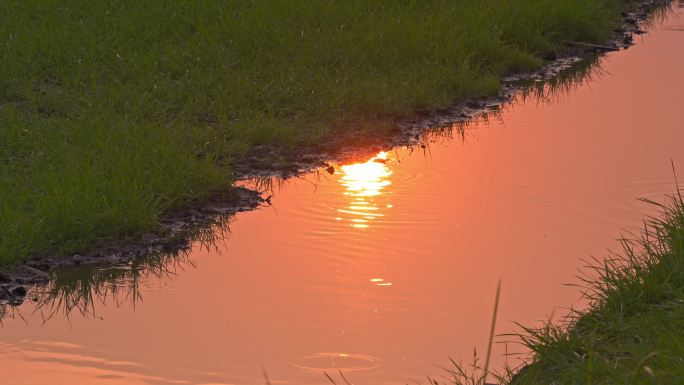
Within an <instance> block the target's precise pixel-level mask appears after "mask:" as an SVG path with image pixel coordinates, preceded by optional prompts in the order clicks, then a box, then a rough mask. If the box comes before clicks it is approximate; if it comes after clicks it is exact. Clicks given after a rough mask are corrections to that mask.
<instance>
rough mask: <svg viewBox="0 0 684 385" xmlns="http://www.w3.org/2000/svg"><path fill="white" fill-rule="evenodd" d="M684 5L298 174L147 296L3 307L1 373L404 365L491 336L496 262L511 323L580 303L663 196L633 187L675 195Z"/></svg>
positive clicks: (399, 371) (681, 132)
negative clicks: (392, 138) (610, 42)
mask: <svg viewBox="0 0 684 385" xmlns="http://www.w3.org/2000/svg"><path fill="white" fill-rule="evenodd" d="M682 25H684V16H682V17H677V16H674V15H673V16H670V17H669V18H668V19H667V20H666V21H664V24H663V26H661V27H658V28H656V29H653V30H652V31H651V32H650V33H649V34H648V35H645V36H643V37H640V38H638V39H637V43H638V44H637V46H636V47H634V48H631V49H630V50H628V51H624V52H619V53H612V54H609V55H607V56H606V57H605V59H604V60H603V61H602V65H603V72H602V73H601V74H595V77H594V79H593V80H589V81H587V84H584V85H581V86H579V87H578V88H576V89H574V90H572V91H571V92H570V93H568V94H565V95H560V96H558V97H557V98H556V99H555V100H554V101H552V102H550V103H539V102H538V101H537V100H528V101H527V102H520V101H519V102H517V103H515V104H514V105H512V106H508V107H506V108H505V109H504V111H503V113H502V115H501V116H500V119H492V120H490V121H489V123H484V122H480V123H478V124H476V125H474V126H472V127H470V128H468V129H467V130H466V134H465V137H464V138H460V137H458V136H455V137H454V138H453V139H448V138H443V137H442V138H440V137H434V138H433V139H432V142H431V143H430V145H429V146H428V148H427V149H426V150H425V151H423V150H422V149H421V148H416V149H414V150H413V151H412V150H409V149H396V150H393V149H387V152H386V153H381V154H377V155H375V156H374V157H373V156H372V155H371V156H369V157H368V158H366V159H363V160H360V161H359V163H358V164H355V165H337V167H336V168H337V170H336V173H335V174H333V175H328V174H326V173H325V172H322V173H320V174H309V175H303V176H302V177H301V178H297V179H293V180H290V181H287V182H285V183H284V185H283V187H282V188H281V189H276V190H275V191H274V197H273V199H272V203H273V206H272V207H266V208H261V209H259V210H257V211H255V212H248V213H241V214H239V215H237V217H236V218H235V220H234V221H232V223H231V224H230V230H231V233H230V235H229V236H228V237H227V238H226V239H225V241H223V242H220V243H218V244H217V246H216V249H209V250H207V249H202V248H201V247H196V248H195V249H194V250H193V251H192V253H191V254H190V256H189V261H192V263H189V261H186V262H180V263H179V266H178V267H177V268H175V274H172V275H161V276H157V275H155V274H147V275H144V276H143V277H141V278H140V280H139V281H136V284H137V285H138V286H137V289H138V294H140V297H133V296H131V295H132V293H134V291H132V290H130V289H131V287H130V285H131V284H132V281H130V280H126V279H123V280H120V281H117V282H116V284H117V285H118V286H117V287H118V288H119V289H120V290H121V291H120V292H119V295H118V296H116V297H112V296H108V297H106V298H104V297H103V298H100V299H98V300H97V301H96V302H95V304H94V305H93V307H92V308H89V310H88V313H86V315H83V314H81V313H80V312H78V311H74V312H71V313H70V315H69V316H66V315H65V313H64V312H63V311H62V310H63V308H60V307H59V306H57V307H55V308H56V309H58V312H57V313H55V314H54V315H52V316H51V317H50V318H49V319H48V320H45V321H44V318H46V317H47V316H48V314H47V313H46V312H47V309H48V308H49V307H46V308H43V310H42V311H36V308H35V306H34V305H33V304H31V303H30V302H27V303H26V304H25V305H23V306H21V307H20V308H19V309H16V310H15V311H14V312H10V314H8V316H6V317H5V319H4V320H3V326H2V329H0V383H2V384H3V385H10V384H207V385H208V384H263V383H265V380H264V372H266V373H267V375H268V377H269V379H270V382H271V383H273V384H305V385H306V384H326V383H328V380H327V379H326V378H325V377H324V375H323V373H322V371H323V370H327V371H328V373H329V374H330V375H332V376H335V378H336V381H338V383H343V381H341V380H340V377H339V374H338V373H337V371H338V370H342V371H344V373H345V376H346V377H347V378H348V379H349V380H350V381H351V382H353V383H354V384H401V383H405V382H410V381H411V380H412V379H421V378H424V376H425V375H428V374H430V375H439V374H440V370H439V369H438V368H436V367H435V366H434V365H435V364H439V365H446V364H447V362H448V357H452V358H454V359H455V360H457V361H458V360H463V361H468V360H469V359H470V357H472V352H473V348H474V347H477V348H478V350H479V351H480V353H482V351H483V349H484V345H485V344H486V341H487V335H488V329H489V322H490V317H491V312H492V307H493V301H494V293H495V287H496V283H497V280H499V279H501V280H502V285H503V290H502V295H501V305H500V312H499V322H498V324H497V328H496V330H497V333H510V332H513V331H516V330H519V329H517V328H516V326H515V324H514V322H520V323H523V324H526V325H533V324H535V322H537V321H539V320H542V319H545V318H546V317H547V316H549V315H550V314H553V313H555V314H556V315H558V314H563V313H565V310H563V309H564V308H567V307H570V306H574V307H582V306H584V304H583V302H582V301H581V300H580V299H579V294H578V290H577V289H576V288H573V287H568V286H564V284H567V283H571V284H572V283H578V282H579V280H578V279H577V278H575V275H576V274H577V271H578V268H580V267H581V266H583V264H584V263H583V262H582V259H588V258H590V257H591V256H596V257H602V256H604V255H606V250H607V249H608V248H614V247H615V246H616V241H615V238H617V237H618V236H619V235H620V233H621V232H622V230H623V229H626V230H638V228H639V225H640V220H641V218H642V217H643V215H645V214H648V213H651V212H652V209H651V208H650V207H648V206H646V205H645V204H642V203H639V202H638V201H637V200H636V198H638V197H647V198H650V199H654V200H657V201H662V199H663V196H664V194H666V193H670V192H671V191H672V190H673V188H674V186H673V177H672V170H671V166H670V161H671V160H673V161H674V162H675V164H676V165H677V166H678V168H679V169H682V168H684V151H682V143H684V124H683V123H682V121H683V119H682V108H683V106H684V76H682V69H683V68H684V32H682V30H684V28H680V27H681V26H682ZM371 157H373V158H371ZM170 269H172V268H170ZM93 312H94V313H93ZM509 339H510V337H498V338H497V341H498V342H502V341H506V340H509ZM506 349H508V351H509V352H515V351H524V349H522V348H521V347H520V346H518V345H516V344H508V345H507V346H506V345H505V344H503V343H501V344H497V345H496V347H495V351H494V361H495V362H494V363H495V366H496V367H501V365H502V364H503V358H502V353H504V352H505V350H506ZM509 362H510V364H512V365H515V364H517V363H518V362H519V358H517V357H512V358H509Z"/></svg>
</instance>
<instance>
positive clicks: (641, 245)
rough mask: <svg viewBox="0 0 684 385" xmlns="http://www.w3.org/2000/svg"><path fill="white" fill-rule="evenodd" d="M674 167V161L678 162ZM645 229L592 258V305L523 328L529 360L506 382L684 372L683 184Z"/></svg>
mask: <svg viewBox="0 0 684 385" xmlns="http://www.w3.org/2000/svg"><path fill="white" fill-rule="evenodd" d="M673 168H674V167H673ZM675 184H676V191H675V192H674V193H673V194H671V195H668V196H667V197H666V202H665V203H658V202H654V201H650V200H646V199H643V201H644V202H646V203H648V204H651V205H655V206H656V207H657V208H658V211H659V212H658V214H657V215H655V216H650V217H647V218H646V219H645V220H644V229H643V230H642V232H641V234H640V235H630V237H628V238H625V237H623V238H621V239H620V242H621V245H622V251H621V252H620V253H611V255H610V256H609V257H608V258H607V259H605V260H599V259H594V260H592V261H590V263H589V265H588V266H587V267H586V268H585V273H586V274H585V275H584V276H583V277H581V278H582V280H583V281H584V284H585V287H584V289H583V296H584V297H585V298H586V299H588V300H589V307H588V309H587V310H583V311H573V312H571V314H570V315H568V316H567V317H565V318H563V319H561V320H560V321H557V322H553V321H551V320H549V321H548V322H547V323H546V324H544V325H543V326H541V327H534V328H528V327H524V326H521V327H522V329H523V332H522V333H521V334H520V335H519V336H518V337H519V338H520V340H521V343H522V344H523V345H524V346H526V347H527V348H528V349H530V350H531V351H532V352H533V355H532V360H531V362H529V363H526V364H524V365H522V366H521V367H519V368H518V369H516V370H514V371H513V373H509V375H508V376H509V377H510V380H508V381H504V382H502V384H503V383H505V384H507V385H539V384H580V383H587V384H593V383H595V384H604V383H611V384H622V383H625V384H666V383H675V382H669V381H671V380H677V379H678V380H681V379H682V378H684V366H682V360H683V359H684V358H683V356H682V354H684V332H682V331H683V330H684V317H683V316H684V198H683V195H682V194H683V192H682V189H681V188H680V187H679V183H677V182H676V173H675Z"/></svg>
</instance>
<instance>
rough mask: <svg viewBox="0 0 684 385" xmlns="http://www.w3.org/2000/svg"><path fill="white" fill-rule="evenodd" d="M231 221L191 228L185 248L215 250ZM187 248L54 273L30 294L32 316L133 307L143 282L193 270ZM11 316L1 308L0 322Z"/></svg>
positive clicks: (47, 317) (90, 313) (88, 313)
mask: <svg viewBox="0 0 684 385" xmlns="http://www.w3.org/2000/svg"><path fill="white" fill-rule="evenodd" d="M231 218H232V216H220V217H217V218H216V220H215V221H214V222H213V223H211V224H206V225H199V226H197V227H196V228H194V229H193V230H192V233H191V234H190V236H189V239H190V243H189V244H188V247H189V246H190V245H192V247H199V248H207V249H211V248H216V247H217V244H218V243H219V242H222V241H223V240H225V239H227V237H228V236H229V235H230V227H229V222H230V220H231ZM188 247H184V248H181V249H180V250H177V251H173V252H160V253H154V254H149V255H145V256H141V257H139V258H136V259H134V260H133V261H131V262H130V263H129V264H126V265H120V266H114V267H102V266H96V265H85V266H80V267H70V268H64V269H59V270H56V271H55V272H54V273H53V274H52V280H51V281H50V283H49V284H48V285H46V286H38V287H36V288H35V291H32V292H31V295H30V297H32V298H35V299H37V302H36V304H35V311H34V312H36V313H39V314H40V315H41V317H42V319H43V320H44V321H45V322H47V321H48V320H50V319H51V318H52V317H53V316H55V315H57V314H62V315H63V316H64V317H66V318H68V317H69V316H70V315H71V314H72V313H74V312H77V313H78V314H80V315H82V316H84V317H93V316H96V307H97V306H98V305H102V306H111V305H115V306H121V305H123V304H124V303H129V304H131V305H132V306H135V305H136V303H138V302H140V301H142V299H143V297H142V289H143V287H141V286H144V283H145V279H146V278H150V277H153V278H154V279H156V280H158V279H161V278H169V277H172V276H174V275H175V274H176V273H177V271H178V270H179V269H180V270H182V269H184V268H185V267H187V266H189V267H193V268H194V267H195V262H194V261H193V260H192V259H191V258H190V257H189V248H188ZM12 312H13V309H11V308H10V307H2V306H0V320H2V319H3V318H4V316H6V315H8V314H11V313H12Z"/></svg>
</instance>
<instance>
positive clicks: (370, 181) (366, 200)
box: [335, 151, 392, 229]
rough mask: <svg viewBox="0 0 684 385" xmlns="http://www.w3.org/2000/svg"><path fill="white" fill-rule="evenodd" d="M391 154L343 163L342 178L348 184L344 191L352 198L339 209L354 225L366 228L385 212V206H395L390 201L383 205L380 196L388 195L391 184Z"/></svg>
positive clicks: (343, 182) (383, 153)
mask: <svg viewBox="0 0 684 385" xmlns="http://www.w3.org/2000/svg"><path fill="white" fill-rule="evenodd" d="M388 160H389V159H388V154H387V153H386V152H384V151H383V152H380V153H379V154H377V155H375V156H374V157H372V158H371V159H369V160H368V161H366V162H364V163H354V164H348V165H344V166H342V167H341V168H340V170H341V171H342V177H341V178H340V182H341V183H342V185H343V186H344V187H345V191H344V195H346V196H348V197H349V198H350V201H349V204H348V205H347V207H345V208H344V209H338V210H337V211H338V212H340V213H342V214H346V215H344V216H345V217H346V218H339V217H338V218H335V219H336V220H343V219H347V220H348V221H349V222H350V223H351V226H352V227H355V228H359V229H365V228H368V227H370V224H371V222H372V221H374V220H376V219H378V218H380V217H383V216H385V214H384V213H383V212H382V210H383V209H389V208H391V207H392V205H390V204H386V205H384V206H383V205H380V204H379V203H378V200H379V198H380V197H382V196H383V195H387V191H385V189H386V188H387V187H388V186H390V185H391V184H392V182H391V181H390V180H389V177H390V176H391V175H392V170H390V168H389V167H388V166H387V162H388Z"/></svg>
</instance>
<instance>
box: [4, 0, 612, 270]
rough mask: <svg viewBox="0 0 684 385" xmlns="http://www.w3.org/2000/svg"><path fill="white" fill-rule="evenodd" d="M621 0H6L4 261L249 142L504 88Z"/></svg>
mask: <svg viewBox="0 0 684 385" xmlns="http://www.w3.org/2000/svg"><path fill="white" fill-rule="evenodd" d="M624 6H625V4H624V2H623V1H621V0H516V1H513V0H482V1H474V0H471V1H465V0H462V1H458V0H451V1H446V0H443V1H439V0H421V1H403V0H402V1H400V0H394V1H391V0H388V1H378V2H371V1H365V0H364V1H362V0H347V1H333V0H317V1H301V0H287V1H285V0H271V1H268V2H266V1H248V0H241V1H218V0H208V1H202V2H195V1H182V0H167V1H162V0H159V1H132V0H120V1H109V2H102V1H95V0H90V1H88V0H73V1H57V0H51V1H50V0H46V1H32V0H21V1H18V0H17V1H10V0H6V1H2V2H0V228H1V229H2V232H1V233H0V264H2V263H8V262H11V261H16V260H21V259H22V258H23V257H25V256H27V255H30V254H48V253H55V254H66V253H70V252H75V251H79V250H83V249H86V248H89V247H92V246H94V245H97V244H98V243H100V242H103V241H106V240H107V239H110V238H116V237H120V236H122V235H135V234H140V233H142V232H145V231H149V230H150V229H154V226H155V223H157V221H158V219H159V218H160V217H163V216H164V215H165V214H166V213H168V212H169V211H170V210H173V209H174V208H177V207H178V206H179V205H182V204H184V203H186V202H188V201H189V200H193V199H202V198H203V197H205V196H206V195H207V194H209V193H210V192H211V191H215V190H219V189H225V188H228V187H229V186H230V184H231V180H230V176H229V165H230V163H231V160H234V159H236V158H238V157H240V155H241V154H244V153H245V151H248V150H249V148H251V147H252V146H255V145H259V144H273V145H276V146H280V147H287V148H293V147H297V146H302V145H307V144H311V143H316V142H318V141H325V139H326V138H328V137H330V136H332V135H335V134H336V133H337V132H340V131H339V130H345V131H349V130H354V127H362V126H368V124H367V123H365V122H374V121H378V120H380V121H382V120H390V121H392V120H393V119H397V118H401V117H404V116H407V115H410V114H411V112H412V111H415V110H418V109H433V108H439V107H444V106H448V105H450V104H451V103H453V102H454V101H456V100H459V99H463V98H466V97H469V96H477V95H491V94H495V93H496V92H497V91H498V89H499V81H498V79H499V78H500V76H502V75H504V74H507V73H511V72H517V71H527V70H532V69H535V68H538V67H539V66H540V65H541V64H542V58H543V57H545V56H546V55H548V54H550V53H555V52H557V51H561V50H562V49H563V45H562V41H565V40H574V41H584V42H601V41H604V40H605V39H607V38H608V37H609V36H610V34H611V29H612V27H613V26H614V24H615V22H616V20H617V19H618V18H619V11H620V10H621V9H623V7H624ZM357 123H358V124H357ZM377 127H378V130H382V129H386V128H382V127H392V125H391V124H378V126H377ZM359 140H363V139H362V138H361V139H359Z"/></svg>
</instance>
